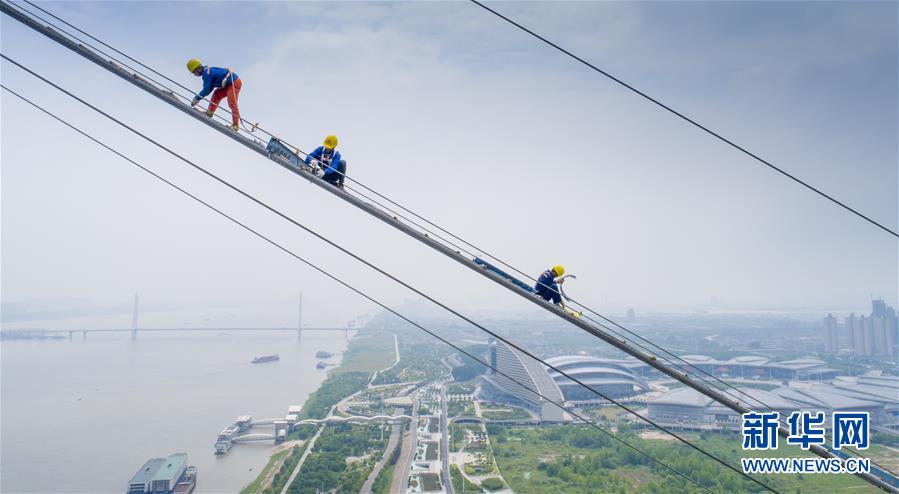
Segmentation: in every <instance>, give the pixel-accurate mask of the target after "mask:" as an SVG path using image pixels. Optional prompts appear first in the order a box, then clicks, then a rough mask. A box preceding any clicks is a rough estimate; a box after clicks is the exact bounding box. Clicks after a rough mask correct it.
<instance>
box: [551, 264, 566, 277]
mask: <svg viewBox="0 0 899 494" xmlns="http://www.w3.org/2000/svg"><path fill="white" fill-rule="evenodd" d="M553 271H555V273H556V276H562V275H563V274H565V266H562V265H561V264H559V265H557V266H553Z"/></svg>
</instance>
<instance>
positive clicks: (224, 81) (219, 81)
mask: <svg viewBox="0 0 899 494" xmlns="http://www.w3.org/2000/svg"><path fill="white" fill-rule="evenodd" d="M187 70H189V71H190V73H191V74H193V75H195V76H197V77H200V78H202V79H203V89H201V90H200V92H199V93H197V95H196V96H194V99H193V101H192V102H191V103H190V106H197V103H199V102H200V101H202V100H203V98H205V97H206V96H208V95H209V93H212V97H211V98H209V107H208V108H206V116H207V117H209V118H212V115H214V114H215V110H216V109H217V108H218V106H219V102H220V101H222V98H225V97H227V98H228V107H229V108H231V129H233V130H235V131H237V130H240V110H239V109H238V108H237V99H238V97H239V96H240V88H241V87H242V86H243V81H242V80H241V79H240V77H238V76H237V74H236V73H235V72H232V71H231V69H223V68H221V67H207V66H205V65H203V64H202V63H200V61H199V60H197V59H196V58H192V59H190V60H188V61H187Z"/></svg>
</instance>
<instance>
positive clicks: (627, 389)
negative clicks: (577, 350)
mask: <svg viewBox="0 0 899 494" xmlns="http://www.w3.org/2000/svg"><path fill="white" fill-rule="evenodd" d="M546 362H547V363H548V364H550V365H552V366H553V367H556V368H558V369H559V370H561V371H562V372H565V373H566V374H568V375H569V376H571V377H573V378H575V379H577V380H578V381H580V382H582V383H584V384H586V385H588V386H590V387H591V388H593V389H594V390H596V391H598V392H600V393H602V394H604V395H606V396H609V397H612V398H621V397H627V396H633V395H635V394H639V393H642V392H646V391H649V389H650V388H649V385H648V384H647V383H646V381H644V380H643V379H642V378H640V377H638V376H636V375H635V374H634V373H633V372H632V371H631V367H632V366H633V364H632V363H631V362H628V361H621V360H613V359H605V358H601V357H592V356H586V355H583V356H582V355H565V356H561V357H552V358H549V359H547V360H546ZM629 364H630V365H629ZM548 373H549V376H550V377H551V378H552V379H553V380H554V381H555V382H556V384H557V385H558V386H559V389H561V390H562V394H563V395H565V399H566V400H568V401H574V402H583V401H593V400H597V399H600V398H599V397H598V396H596V394H594V393H591V392H590V391H589V390H587V389H584V388H583V387H582V386H581V385H580V384H578V383H576V382H574V381H572V380H571V379H569V378H567V377H565V376H563V375H561V374H560V373H559V372H557V371H555V370H552V369H550V370H549V371H548Z"/></svg>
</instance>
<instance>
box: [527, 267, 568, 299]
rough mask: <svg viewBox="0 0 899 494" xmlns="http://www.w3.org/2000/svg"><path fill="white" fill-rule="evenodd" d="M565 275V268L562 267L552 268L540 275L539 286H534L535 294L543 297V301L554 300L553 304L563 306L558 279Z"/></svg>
mask: <svg viewBox="0 0 899 494" xmlns="http://www.w3.org/2000/svg"><path fill="white" fill-rule="evenodd" d="M564 274H565V268H564V267H562V266H553V267H552V268H550V269H547V270H546V271H544V272H543V274H541V275H540V278H538V279H537V284H536V285H534V293H536V294H537V295H538V296H540V297H542V298H543V300H547V301H549V300H552V303H554V304H556V305H562V293H561V292H560V291H559V285H558V284H557V283H556V278H559V277H561V276H563V275H564Z"/></svg>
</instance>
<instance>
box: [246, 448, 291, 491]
mask: <svg viewBox="0 0 899 494" xmlns="http://www.w3.org/2000/svg"><path fill="white" fill-rule="evenodd" d="M289 453H290V450H289V449H285V450H284V451H281V452H279V453H275V454H274V455H272V457H271V458H269V459H268V463H266V464H265V467H264V468H263V469H262V471H260V472H259V476H257V477H256V480H254V481H252V482H250V484H249V485H247V486H246V487H244V488H243V489H242V490H241V491H240V494H256V493H257V492H261V490H262V481H263V480H264V479H265V478H266V477H267V476H268V474H269V472H271V470H272V468H274V466H275V465H277V464H279V463H280V462H281V460H283V459H284V457H286V456H287V455H288V454H289Z"/></svg>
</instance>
